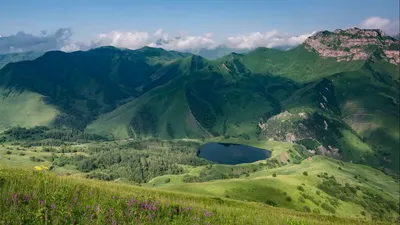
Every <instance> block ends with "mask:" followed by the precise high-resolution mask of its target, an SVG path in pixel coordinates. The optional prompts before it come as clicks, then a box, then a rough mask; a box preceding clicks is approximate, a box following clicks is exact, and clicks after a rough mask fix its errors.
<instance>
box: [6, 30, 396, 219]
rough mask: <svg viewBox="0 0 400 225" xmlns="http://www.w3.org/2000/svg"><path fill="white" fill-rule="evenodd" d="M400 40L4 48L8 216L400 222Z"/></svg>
mask: <svg viewBox="0 0 400 225" xmlns="http://www.w3.org/2000/svg"><path fill="white" fill-rule="evenodd" d="M398 44H399V41H398V40H396V39H394V38H392V37H390V36H388V35H386V34H384V33H383V32H381V31H380V30H376V29H358V28H351V29H346V30H335V31H333V32H330V31H321V32H317V33H315V34H314V35H312V36H311V37H309V38H308V39H307V40H306V41H305V42H304V43H303V44H301V45H299V46H297V47H295V48H291V49H290V50H287V51H282V50H277V49H269V48H264V47H260V48H256V49H254V50H252V51H249V52H246V53H245V54H238V53H230V54H227V55H225V56H222V57H220V58H217V59H212V60H211V59H206V58H203V57H201V56H198V55H194V54H191V53H181V52H177V51H167V50H164V49H161V48H152V47H147V46H146V47H143V48H139V49H136V50H129V49H122V48H116V47H111V46H105V47H100V48H93V49H90V50H88V51H75V52H71V53H65V52H61V51H49V52H46V53H44V54H37V55H36V54H33V53H29V54H28V55H27V56H24V55H23V54H22V55H19V54H16V55H12V56H8V57H2V58H1V59H4V62H7V63H4V64H7V65H4V66H2V68H0V187H1V190H0V202H1V203H0V210H2V211H1V212H6V214H2V215H1V216H0V223H1V222H4V221H5V222H7V221H10V220H11V219H12V218H17V215H19V214H21V213H22V212H23V211H28V212H29V213H28V214H27V215H26V216H25V217H21V219H19V220H18V222H16V223H17V224H24V223H27V224H32V223H33V224H40V223H43V224H45V223H47V222H46V221H47V220H48V219H46V220H44V218H48V217H51V219H50V220H51V221H54V223H56V224H67V223H68V224H69V223H72V224H91V223H94V221H96V223H97V224H105V223H107V224H116V223H117V221H119V223H121V224H125V223H128V221H130V216H131V213H132V214H133V212H134V211H135V215H134V218H135V221H136V223H137V224H191V223H196V224H290V225H300V224H301V225H304V224H380V223H382V224H392V223H393V224H395V223H398V222H399V219H400V216H399V206H400V205H399V201H398V200H399V197H400V190H399V185H400V183H399V175H400V172H399V170H400V169H399V166H400V165H399V164H400V161H399V146H400V142H399V134H400V132H399V100H400V99H399V87H400V86H399V85H400V84H399V78H400V77H399V75H398V71H399V64H398V58H396V55H395V53H396V51H397V53H398V50H396V49H395V47H396V46H398ZM8 62H11V63H8ZM30 187H32V188H30ZM43 187H45V188H44V189H43ZM24 196H25V197H27V198H29V199H34V200H33V201H29V200H26V198H25V197H24ZM88 196H91V197H88ZM78 199H79V201H78ZM128 199H134V201H132V200H128ZM136 200H138V202H139V203H137V204H136V203H135V204H134V203H133V202H135V201H136ZM52 203H54V204H55V205H54V206H53V205H52ZM78 203H79V204H78ZM99 204H100V205H102V207H101V208H100V209H98V207H97V206H98V205H99ZM68 205H69V206H68ZM84 205H86V208H85V207H84ZM96 205H97V206H96ZM72 206H73V207H72ZM55 207H60V208H61V209H62V210H61V211H54V208H55ZM96 207H97V208H96ZM149 207H151V208H149ZM192 207H193V209H194V210H192ZM94 208H96V210H95V209H94ZM153 208H154V209H153ZM189 208H190V210H189ZM52 210H53V211H52ZM93 210H94V211H93ZM254 213H257V215H259V216H258V217H257V218H255V217H254V216H253V215H254ZM128 214H129V216H128ZM63 218H64V219H63ZM73 221H75V222H73ZM114 221H115V223H114ZM6 224H7V223H6Z"/></svg>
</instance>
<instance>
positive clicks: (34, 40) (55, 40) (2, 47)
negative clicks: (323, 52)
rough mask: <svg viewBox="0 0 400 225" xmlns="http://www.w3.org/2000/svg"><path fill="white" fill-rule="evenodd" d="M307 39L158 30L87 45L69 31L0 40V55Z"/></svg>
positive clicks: (276, 44) (282, 43)
mask: <svg viewBox="0 0 400 225" xmlns="http://www.w3.org/2000/svg"><path fill="white" fill-rule="evenodd" d="M310 35H311V34H303V35H300V36H296V37H294V36H290V35H288V34H286V33H282V32H279V31H277V30H272V31H269V32H265V33H260V32H254V33H250V34H246V35H241V36H235V37H229V38H227V39H225V40H223V41H221V42H217V41H215V40H214V36H213V33H205V34H203V35H197V36H196V35H188V34H185V33H181V35H180V36H178V37H173V36H172V35H170V34H168V33H167V32H165V31H164V30H163V29H158V30H157V31H155V32H152V33H151V32H150V33H149V32H142V31H131V32H127V31H112V32H109V33H101V34H98V35H96V36H94V38H93V39H92V40H90V41H89V42H86V43H82V42H78V41H73V40H71V36H72V32H71V31H70V30H69V29H59V30H58V31H57V32H55V33H53V34H51V33H50V34H48V33H46V32H42V33H41V35H39V36H34V35H31V34H26V33H24V32H19V33H18V34H16V35H11V36H6V37H2V38H0V53H10V52H21V51H32V50H33V51H48V50H56V49H59V50H61V51H65V52H72V51H78V50H87V49H90V48H96V47H100V46H108V45H110V46H115V47H119V48H128V49H138V48H141V47H143V46H150V47H158V48H164V49H166V50H177V51H190V50H195V49H200V48H205V49H214V48H216V47H217V46H218V45H221V44H225V45H227V46H228V47H231V48H235V49H253V48H257V47H269V48H284V49H287V48H290V47H294V46H297V45H299V44H301V43H302V42H303V41H304V40H305V39H306V38H307V37H308V36H310Z"/></svg>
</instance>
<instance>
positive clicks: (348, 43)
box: [304, 28, 400, 64]
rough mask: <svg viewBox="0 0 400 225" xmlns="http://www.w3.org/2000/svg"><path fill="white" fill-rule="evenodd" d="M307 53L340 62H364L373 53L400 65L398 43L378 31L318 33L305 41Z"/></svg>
mask: <svg viewBox="0 0 400 225" xmlns="http://www.w3.org/2000/svg"><path fill="white" fill-rule="evenodd" d="M304 44H305V47H306V48H307V49H308V50H309V51H315V52H317V53H318V54H319V55H320V56H321V57H324V58H330V57H333V58H336V59H337V61H338V62H340V61H351V60H366V59H368V58H369V57H370V56H371V55H373V54H374V53H378V54H379V56H380V57H382V58H384V59H385V60H386V61H388V62H390V63H392V64H399V63H400V51H399V50H400V49H399V47H400V41H399V40H396V39H395V38H393V37H390V36H389V35H387V34H385V33H384V32H383V31H381V30H378V29H359V28H350V29H346V30H341V29H337V30H335V31H333V32H331V31H320V32H317V33H315V34H314V35H312V36H311V37H309V38H308V39H307V40H306V41H305V43H304Z"/></svg>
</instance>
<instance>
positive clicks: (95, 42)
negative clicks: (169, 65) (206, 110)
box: [0, 0, 400, 53]
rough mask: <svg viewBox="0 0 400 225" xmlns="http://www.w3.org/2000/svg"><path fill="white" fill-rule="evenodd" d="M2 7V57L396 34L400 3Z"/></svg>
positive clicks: (104, 1) (209, 1) (95, 2)
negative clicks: (326, 34)
mask: <svg viewBox="0 0 400 225" xmlns="http://www.w3.org/2000/svg"><path fill="white" fill-rule="evenodd" d="M0 5H1V7H0V36H1V37H0V53H9V52H21V51H32V50H33V51H47V50H53V49H61V50H64V51H74V50H80V49H88V48H93V47H98V46H102V45H113V46H116V47H124V48H131V49H136V48H140V47H143V46H145V45H148V46H153V47H155V46H159V47H163V48H166V49H174V50H184V49H195V48H210V49H212V48H215V47H216V46H218V45H221V44H223V45H227V46H228V47H231V48H255V47H260V46H263V47H279V46H294V45H298V44H301V43H302V42H303V41H304V40H305V39H306V38H307V37H308V36H310V35H311V34H313V32H315V31H320V30H334V29H337V28H342V29H345V28H350V27H355V26H357V27H361V28H378V29H382V30H383V31H385V32H386V33H388V34H391V35H394V34H397V33H398V32H399V8H400V6H399V0H230V1H227V0H113V1H111V0H68V1H65V0H35V1H29V0H0ZM176 37H179V38H176ZM160 39H161V40H162V41H159V40H160Z"/></svg>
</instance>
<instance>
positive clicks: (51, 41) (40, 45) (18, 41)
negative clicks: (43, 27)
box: [0, 28, 72, 54]
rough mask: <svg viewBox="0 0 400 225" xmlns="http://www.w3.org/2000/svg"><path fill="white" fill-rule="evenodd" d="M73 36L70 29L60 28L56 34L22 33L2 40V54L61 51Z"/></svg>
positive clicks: (3, 37) (0, 45)
mask: <svg viewBox="0 0 400 225" xmlns="http://www.w3.org/2000/svg"><path fill="white" fill-rule="evenodd" d="M71 36H72V31H71V29H69V28H60V29H58V30H56V31H55V32H54V33H47V32H44V31H42V32H41V34H40V35H33V34H28V33H25V32H23V31H20V32H18V33H17V34H13V35H9V36H2V37H1V38H0V54H7V53H12V52H26V51H38V52H43V51H49V50H56V49H60V48H62V47H63V46H64V45H65V44H66V43H68V42H69V41H70V37H71Z"/></svg>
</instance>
